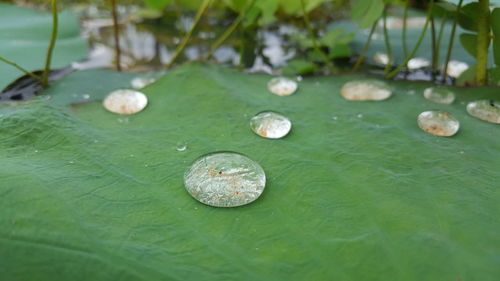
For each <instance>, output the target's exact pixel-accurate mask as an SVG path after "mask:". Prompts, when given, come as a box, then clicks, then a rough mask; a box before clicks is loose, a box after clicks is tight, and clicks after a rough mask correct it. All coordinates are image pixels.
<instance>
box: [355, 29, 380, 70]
mask: <svg viewBox="0 0 500 281" xmlns="http://www.w3.org/2000/svg"><path fill="white" fill-rule="evenodd" d="M377 24H378V21H375V22H374V23H373V24H372V28H371V29H370V34H369V35H368V39H367V40H366V42H365V45H364V46H363V49H361V52H360V53H359V56H358V59H357V60H356V63H355V64H354V67H353V68H352V71H353V72H356V71H358V70H359V68H360V67H361V64H362V63H363V60H364V59H365V54H366V52H367V51H368V48H369V47H370V43H371V42H372V37H373V34H374V33H375V29H377Z"/></svg>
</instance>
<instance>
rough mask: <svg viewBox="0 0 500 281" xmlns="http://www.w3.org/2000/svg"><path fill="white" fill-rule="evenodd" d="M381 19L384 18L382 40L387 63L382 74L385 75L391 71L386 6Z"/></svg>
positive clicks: (390, 49) (391, 60) (390, 50)
mask: <svg viewBox="0 0 500 281" xmlns="http://www.w3.org/2000/svg"><path fill="white" fill-rule="evenodd" d="M383 20H384V42H385V49H386V50H387V58H388V61H387V64H386V65H385V69H384V75H386V76H387V74H388V73H389V72H390V71H391V67H392V62H393V59H392V48H391V41H390V39H389V32H388V31H387V7H385V9H384V15H383Z"/></svg>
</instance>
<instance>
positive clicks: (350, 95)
mask: <svg viewBox="0 0 500 281" xmlns="http://www.w3.org/2000/svg"><path fill="white" fill-rule="evenodd" d="M340 94H341V95H342V97H343V98H345V99H346V100H353V101H369V100H374V101H379V100H385V99H388V98H389V97H390V96H391V95H392V91H391V88H390V87H389V85H387V84H386V83H385V82H383V81H380V80H375V79H365V80H356V81H351V82H347V83H345V84H344V86H342V89H340Z"/></svg>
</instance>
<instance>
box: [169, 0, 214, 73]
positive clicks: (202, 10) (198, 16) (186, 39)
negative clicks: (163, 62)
mask: <svg viewBox="0 0 500 281" xmlns="http://www.w3.org/2000/svg"><path fill="white" fill-rule="evenodd" d="M210 2H211V0H203V3H201V6H200V8H198V11H197V12H196V16H195V17H194V22H193V25H192V26H191V28H190V29H189V31H188V33H186V35H185V36H184V38H183V39H182V42H181V43H180V45H179V46H178V47H177V49H176V50H175V53H174V55H173V56H172V59H170V62H169V63H168V64H167V68H170V67H172V65H173V64H174V62H175V60H176V59H177V58H178V57H179V55H180V54H182V52H183V51H184V49H185V48H186V46H187V43H188V42H189V40H190V39H191V36H192V35H193V32H194V30H195V29H196V26H197V25H198V23H199V22H200V19H201V17H202V16H203V14H204V13H205V11H206V10H207V8H208V6H209V5H210Z"/></svg>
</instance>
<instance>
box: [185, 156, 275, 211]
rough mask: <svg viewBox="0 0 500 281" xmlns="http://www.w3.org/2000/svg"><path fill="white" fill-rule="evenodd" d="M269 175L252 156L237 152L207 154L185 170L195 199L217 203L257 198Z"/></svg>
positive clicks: (237, 203)
mask: <svg viewBox="0 0 500 281" xmlns="http://www.w3.org/2000/svg"><path fill="white" fill-rule="evenodd" d="M265 185H266V175H265V173H264V170H263V169H262V167H261V166H260V165H259V164H258V163H257V162H255V161H253V160H251V159H250V158H248V157H246V156H244V155H242V154H239V153H235V152H215V153H210V154H207V155H204V156H202V157H200V158H198V159H197V160H195V161H194V163H193V164H192V165H191V167H189V168H188V170H187V171H186V173H185V174H184V186H185V188H186V190H187V191H188V192H189V194H191V196H193V197H194V198H195V199H196V200H198V201H200V202H201V203H203V204H207V205H210V206H214V207H237V206H241V205H245V204H248V203H251V202H253V201H255V200H256V199H257V198H259V196H260V195H261V194H262V192H263V191H264V188H265Z"/></svg>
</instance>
